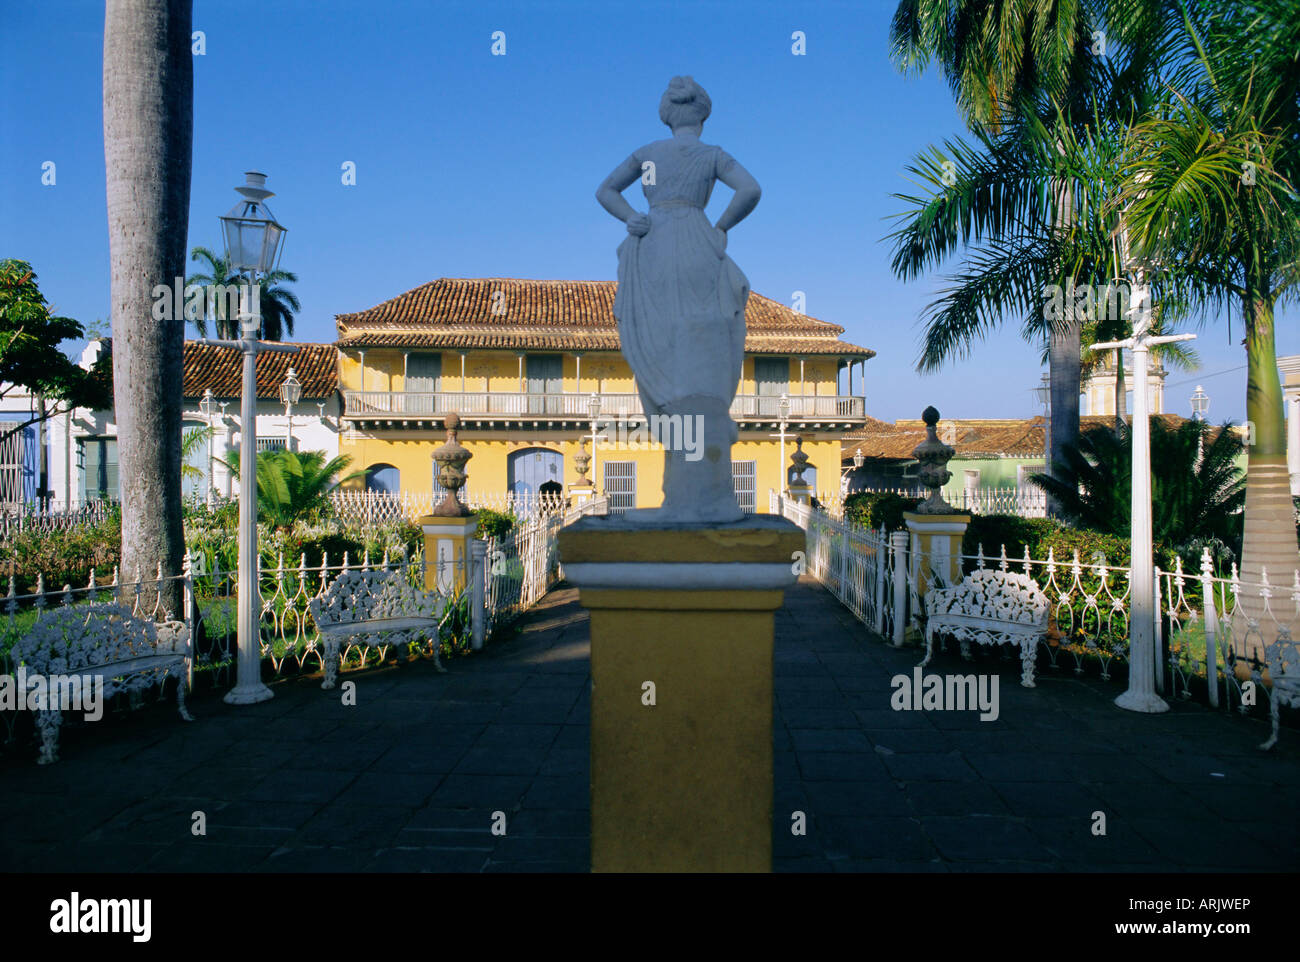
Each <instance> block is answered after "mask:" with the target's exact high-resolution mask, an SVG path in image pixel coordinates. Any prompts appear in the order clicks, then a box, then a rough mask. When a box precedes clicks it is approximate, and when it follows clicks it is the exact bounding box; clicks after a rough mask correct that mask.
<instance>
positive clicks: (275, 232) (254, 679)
mask: <svg viewBox="0 0 1300 962" xmlns="http://www.w3.org/2000/svg"><path fill="white" fill-rule="evenodd" d="M244 177H245V178H246V180H245V182H244V183H243V184H242V185H241V186H239V187H236V188H235V192H236V193H238V194H239V196H240V198H241V199H240V200H239V202H238V203H236V204H235V206H234V207H232V208H231V209H230V212H229V213H228V214H226V215H225V216H224V217H222V218H221V230H222V234H223V236H224V237H225V242H226V259H227V261H228V262H229V264H230V269H231V270H232V271H239V272H246V273H247V274H248V286H247V287H245V288H244V290H243V291H241V292H240V304H239V308H240V309H239V323H240V329H241V333H242V337H240V339H239V340H237V341H233V340H220V339H213V340H209V339H207V338H203V339H202V340H200V341H199V343H200V344H214V345H217V346H218V347H232V348H237V349H239V350H240V351H242V352H243V355H244V383H243V392H242V394H241V396H240V407H239V410H240V425H239V432H240V440H239V449H240V471H239V611H238V622H237V630H238V632H237V633H238V639H239V659H238V672H237V675H236V679H235V687H234V688H232V689H231V690H230V691H228V692H226V696H225V699H224V701H225V702H226V704H228V705H252V704H256V703H257V702H261V701H266V700H267V699H268V698H271V697H272V692H271V689H269V688H267V687H266V685H264V684H262V650H261V648H262V638H261V622H262V596H261V592H260V590H259V588H258V574H259V570H258V569H259V567H260V566H259V559H258V552H257V354H258V352H259V351H276V352H279V353H292V352H294V351H296V350H297V348H295V347H290V346H288V345H280V344H263V343H261V341H260V340H259V339H258V335H259V333H260V329H261V324H262V317H261V311H260V309H259V305H260V291H259V290H258V286H257V275H258V273H259V272H261V273H263V274H265V273H267V272H268V271H271V270H273V269H274V268H275V263H276V258H277V257H278V256H279V253H280V250H281V242H282V241H283V239H284V233H285V231H284V228H283V227H282V226H281V225H280V224H279V223H277V222H276V220H275V217H274V215H273V214H272V213H271V211H270V209H269V208H268V207H267V206H266V204H265V203H264V202H265V201H266V199H267V198H268V197H273V196H274V194H272V193H271V191H269V190H267V189H266V175H265V174H260V173H258V172H256V171H248V172H247V173H246V174H245V175H244Z"/></svg>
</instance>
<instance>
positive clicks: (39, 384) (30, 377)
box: [0, 258, 113, 438]
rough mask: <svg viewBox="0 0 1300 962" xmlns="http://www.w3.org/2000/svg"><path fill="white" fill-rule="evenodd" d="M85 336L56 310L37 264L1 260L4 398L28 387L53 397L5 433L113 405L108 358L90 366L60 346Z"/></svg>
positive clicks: (0, 390)
mask: <svg viewBox="0 0 1300 962" xmlns="http://www.w3.org/2000/svg"><path fill="white" fill-rule="evenodd" d="M84 336H85V330H84V329H83V328H82V326H81V324H79V323H78V322H77V321H75V320H73V319H72V318H70V317H61V316H58V315H55V314H53V313H51V311H50V305H49V303H48V302H47V301H46V299H45V295H44V294H42V293H41V290H40V287H39V286H38V285H37V283H36V272H35V271H34V270H32V266H31V264H29V263H28V262H26V261H22V260H16V259H13V258H9V259H5V260H0V398H2V397H4V396H5V395H6V394H7V393H9V392H10V391H13V390H15V389H23V390H26V391H27V392H29V393H31V394H33V395H41V396H43V397H44V398H45V400H46V401H47V402H53V403H52V404H51V406H50V407H49V408H47V409H46V410H45V411H43V412H42V411H33V413H32V416H31V418H30V419H29V420H26V421H21V422H7V423H6V424H5V427H4V429H3V430H0V438H2V437H4V436H7V435H8V434H11V433H13V432H14V431H18V430H21V429H22V428H23V427H26V426H27V425H29V424H35V423H36V422H37V421H41V420H44V419H45V418H49V417H53V416H54V415H56V414H62V413H63V412H65V411H68V410H70V409H71V408H74V407H87V408H96V409H103V408H107V407H111V406H112V398H113V387H112V367H111V365H110V364H109V363H108V362H107V361H106V359H103V358H101V360H100V361H99V362H98V363H97V364H96V365H95V366H94V367H93V368H92V369H91V370H89V371H85V370H83V369H82V368H81V367H80V366H78V365H77V363H76V362H75V361H73V360H72V359H71V358H69V357H68V356H67V355H66V354H64V353H63V352H62V351H61V350H59V345H60V344H61V343H63V342H64V341H70V340H77V339H79V338H81V337H84Z"/></svg>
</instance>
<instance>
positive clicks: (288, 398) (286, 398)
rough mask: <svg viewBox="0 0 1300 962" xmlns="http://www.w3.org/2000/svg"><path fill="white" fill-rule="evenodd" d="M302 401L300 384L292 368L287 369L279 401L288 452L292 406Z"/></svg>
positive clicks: (290, 441)
mask: <svg viewBox="0 0 1300 962" xmlns="http://www.w3.org/2000/svg"><path fill="white" fill-rule="evenodd" d="M301 399H302V384H301V383H299V381H298V375H296V374H294V372H293V368H289V373H288V374H286V375H285V377H284V383H283V384H281V385H280V400H281V401H283V402H284V420H285V424H286V425H287V427H286V428H285V434H286V436H287V438H286V441H285V444H286V445H287V447H288V449H289V450H290V451H292V450H293V406H294V405H295V404H297V403H298V402H299V401H300V400H301Z"/></svg>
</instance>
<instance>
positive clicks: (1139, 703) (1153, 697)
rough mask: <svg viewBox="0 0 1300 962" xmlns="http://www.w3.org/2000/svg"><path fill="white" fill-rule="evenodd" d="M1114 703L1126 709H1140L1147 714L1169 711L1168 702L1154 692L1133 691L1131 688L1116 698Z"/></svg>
mask: <svg viewBox="0 0 1300 962" xmlns="http://www.w3.org/2000/svg"><path fill="white" fill-rule="evenodd" d="M1115 704H1116V705H1118V706H1119V707H1120V708H1123V709H1125V710H1127V711H1140V712H1145V713H1146V714H1148V715H1158V714H1160V713H1161V712H1162V711H1169V703H1168V702H1166V701H1165V700H1164V699H1163V698H1161V697H1160V696H1159V695H1157V694H1155V693H1154V692H1144V691H1133V690H1132V689H1130V690H1128V691H1126V692H1124V694H1122V695H1120V696H1119V697H1118V698H1116V699H1115Z"/></svg>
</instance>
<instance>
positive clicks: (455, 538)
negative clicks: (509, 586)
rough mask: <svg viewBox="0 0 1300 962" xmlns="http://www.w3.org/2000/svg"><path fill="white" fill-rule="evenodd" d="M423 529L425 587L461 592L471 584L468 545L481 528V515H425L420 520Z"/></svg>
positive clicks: (427, 588)
mask: <svg viewBox="0 0 1300 962" xmlns="http://www.w3.org/2000/svg"><path fill="white" fill-rule="evenodd" d="M419 525H420V527H421V528H422V529H423V530H424V588H425V590H426V591H433V590H434V589H438V590H440V591H447V592H451V591H459V590H460V589H462V588H464V587H465V585H466V583H467V581H468V569H469V560H470V550H469V543H470V542H471V541H473V540H474V532H475V530H476V529H477V528H478V515H477V514H468V515H464V516H462V517H459V518H456V517H451V518H447V517H442V516H440V515H436V514H426V515H425V516H424V517H422V518H421V519H420V520H419Z"/></svg>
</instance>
